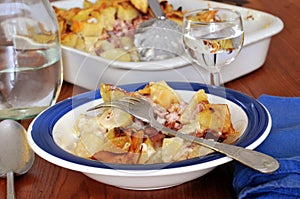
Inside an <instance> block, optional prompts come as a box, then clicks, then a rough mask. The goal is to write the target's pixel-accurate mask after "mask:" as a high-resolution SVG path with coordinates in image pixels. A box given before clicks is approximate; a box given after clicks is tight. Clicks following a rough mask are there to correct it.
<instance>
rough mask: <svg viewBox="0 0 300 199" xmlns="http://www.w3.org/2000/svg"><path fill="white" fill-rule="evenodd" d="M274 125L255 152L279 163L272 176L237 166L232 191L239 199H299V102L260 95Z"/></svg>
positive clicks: (298, 100) (260, 99)
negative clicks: (269, 156)
mask: <svg viewBox="0 0 300 199" xmlns="http://www.w3.org/2000/svg"><path fill="white" fill-rule="evenodd" d="M258 100H259V101H260V102H261V103H262V104H264V105H265V106H266V108H267V109H268V110H269V112H270V114H271V117H272V121H273V125H272V129H271V132H270V134H269V136H268V137H267V139H266V140H265V141H264V142H263V143H262V144H261V145H260V146H259V147H257V148H256V149H255V150H257V151H260V152H263V153H266V154H268V155H271V156H272V157H274V158H276V159H277V160H278V161H279V163H280V168H279V169H278V170H277V171H275V172H274V173H272V174H262V173H259V172H257V171H254V170H252V169H250V168H247V167H245V166H243V165H241V164H237V165H236V167H235V171H234V178H233V187H234V189H235V191H236V193H237V195H238V198H239V199H250V198H251V199H296V198H298V199H300V98H299V97H297V98H293V97H275V96H270V95H262V96H261V97H259V98H258Z"/></svg>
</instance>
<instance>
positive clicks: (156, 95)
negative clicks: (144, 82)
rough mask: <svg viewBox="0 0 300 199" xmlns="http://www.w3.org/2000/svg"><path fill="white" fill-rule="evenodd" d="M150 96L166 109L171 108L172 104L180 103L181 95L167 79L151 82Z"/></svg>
mask: <svg viewBox="0 0 300 199" xmlns="http://www.w3.org/2000/svg"><path fill="white" fill-rule="evenodd" d="M150 97H151V99H152V100H153V101H154V102H155V103H157V104H159V105H161V106H162V107H164V108H165V109H168V108H170V107H171V105H172V104H175V103H180V97H179V95H178V94H177V93H176V92H175V91H174V90H173V89H172V88H171V87H170V86H169V85H168V84H167V83H166V82H165V81H159V82H156V83H150Z"/></svg>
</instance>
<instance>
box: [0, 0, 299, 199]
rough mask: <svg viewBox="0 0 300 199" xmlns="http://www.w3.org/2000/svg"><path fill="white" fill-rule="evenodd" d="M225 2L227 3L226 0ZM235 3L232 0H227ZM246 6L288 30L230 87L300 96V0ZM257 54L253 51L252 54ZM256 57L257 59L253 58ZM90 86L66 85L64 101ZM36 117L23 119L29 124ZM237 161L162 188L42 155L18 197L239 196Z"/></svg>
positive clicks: (19, 184) (261, 0) (0, 194)
mask: <svg viewBox="0 0 300 199" xmlns="http://www.w3.org/2000/svg"><path fill="white" fill-rule="evenodd" d="M224 2H225V1H224ZM226 2H230V1H226ZM232 2H239V3H240V4H242V5H243V6H244V7H248V8H254V9H257V10H262V11H265V12H269V13H271V14H273V15H276V16H278V17H280V18H281V19H282V20H283V21H284V23H285V28H284V30H283V31H282V32H281V33H280V34H278V35H276V36H274V37H273V38H272V42H271V46H270V49H269V53H268V57H267V60H266V62H265V64H264V65H263V67H261V68H260V69H258V70H257V71H254V72H253V73H251V74H248V75H246V76H244V77H241V78H239V79H236V80H234V81H231V82H229V83H227V84H226V85H225V86H226V87H229V88H232V89H235V90H239V91H241V92H244V93H246V94H248V95H250V96H253V97H255V98H257V97H259V96H260V95H261V94H270V95H278V96H300V50H298V49H299V46H300V12H299V10H300V1H298V0H272V1H270V0H248V1H246V0H234V1H232ZM249 56H251V55H249ZM253 59H255V57H253ZM84 91H85V90H84V89H81V88H79V87H76V86H73V85H71V84H69V83H64V85H63V87H62V91H61V95H60V98H59V100H63V99H65V98H67V97H69V96H72V95H75V94H78V93H82V92H84ZM29 122H30V121H23V122H22V123H23V125H24V126H25V127H27V126H28V124H29ZM233 168H234V162H231V163H228V164H226V165H223V166H219V167H218V168H216V169H215V170H213V171H212V172H210V173H209V174H207V175H205V176H203V177H201V178H199V179H196V180H193V181H191V182H187V183H185V184H182V185H179V186H176V187H173V188H169V189H163V190H156V191H129V190H123V189H119V188H116V187H112V186H109V185H105V184H102V183H99V182H96V181H94V180H92V179H90V178H88V177H86V176H85V175H83V174H81V173H79V172H74V171H71V170H67V169H64V168H61V167H58V166H55V165H53V164H51V163H49V162H47V161H45V160H43V159H41V158H39V157H38V156H36V160H35V163H34V165H33V168H32V169H31V170H30V171H29V172H28V173H27V174H26V175H23V176H19V177H16V179H15V190H16V197H17V198H22V199H26V198H28V199H42V198H46V199H48V198H51V199H54V198H55V199H56V198H62V199H68V198H76V199H77V198H99V199H102V198H108V199H113V198H116V199H117V198H121V199H139V198H143V199H152V198H170V199H177V198H178V199H197V198H201V199H226V198H230V199H232V198H236V195H235V193H234V191H233V188H232V177H233ZM5 195H6V180H5V179H1V180H0V198H5V197H6V196H5Z"/></svg>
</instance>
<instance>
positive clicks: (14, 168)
mask: <svg viewBox="0 0 300 199" xmlns="http://www.w3.org/2000/svg"><path fill="white" fill-rule="evenodd" d="M33 161H34V152H33V151H32V149H31V148H30V147H29V145H28V143H27V139H26V130H25V129H24V128H23V126H22V125H21V124H19V123H18V122H16V121H14V120H3V121H2V122H0V177H5V176H6V177H7V198H15V191H14V174H16V175H22V174H24V173H26V172H27V171H28V170H29V169H30V168H31V166H32V165H33Z"/></svg>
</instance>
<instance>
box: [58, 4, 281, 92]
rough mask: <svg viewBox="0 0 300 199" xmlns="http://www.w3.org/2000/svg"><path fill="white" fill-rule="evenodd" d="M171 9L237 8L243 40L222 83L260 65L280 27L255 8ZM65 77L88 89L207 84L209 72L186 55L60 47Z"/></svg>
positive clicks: (185, 7)
mask: <svg viewBox="0 0 300 199" xmlns="http://www.w3.org/2000/svg"><path fill="white" fill-rule="evenodd" d="M82 2H83V0H66V1H58V2H54V3H53V5H55V6H56V7H59V8H71V7H80V6H82ZM168 2H170V3H171V4H173V5H174V8H177V7H179V6H182V8H183V10H192V9H196V8H205V7H227V8H231V9H234V10H237V11H239V12H240V13H241V14H242V17H243V23H244V28H245V42H244V47H243V49H242V51H241V52H240V54H239V56H238V57H237V58H236V60H235V61H234V62H233V63H231V64H230V65H228V66H226V67H224V69H223V70H222V72H221V77H222V79H223V81H224V82H228V81H231V80H233V79H235V78H238V77H240V76H242V75H245V74H248V73H250V72H252V71H254V70H256V69H258V68H260V67H261V66H262V65H263V64H264V62H265V60H266V57H267V54H268V49H269V45H270V41H271V37H272V36H274V35H275V34H277V33H279V32H280V31H281V30H282V29H283V22H282V21H281V20H280V19H279V18H278V17H276V16H273V15H271V14H268V13H265V12H261V11H258V10H252V9H247V8H243V7H238V6H233V5H229V4H224V3H216V2H212V1H202V0H169V1H168ZM62 48H63V64H64V80H65V81H68V82H71V83H73V84H75V85H79V86H82V87H84V88H87V89H91V90H94V89H97V88H98V87H99V83H100V82H106V83H112V84H127V83H136V82H148V81H159V80H165V81H188V82H191V81H194V82H200V83H207V80H208V76H209V74H208V72H206V71H204V70H203V69H199V68H197V67H196V66H195V65H194V64H192V63H191V61H189V59H188V58H187V57H176V58H173V59H168V60H164V61H156V62H147V63H145V62H119V61H112V60H107V59H104V58H101V57H98V56H94V55H90V54H88V53H85V52H82V51H79V50H76V49H73V48H70V47H66V46H63V47H62Z"/></svg>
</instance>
